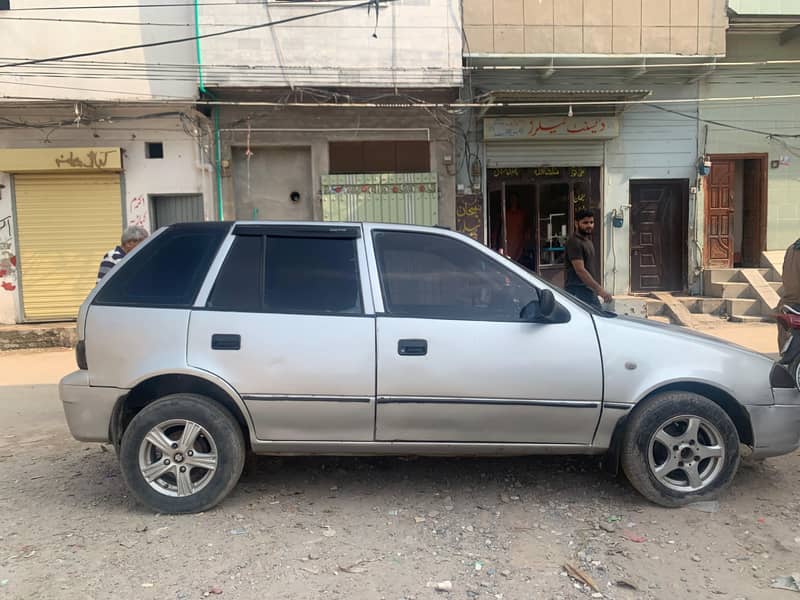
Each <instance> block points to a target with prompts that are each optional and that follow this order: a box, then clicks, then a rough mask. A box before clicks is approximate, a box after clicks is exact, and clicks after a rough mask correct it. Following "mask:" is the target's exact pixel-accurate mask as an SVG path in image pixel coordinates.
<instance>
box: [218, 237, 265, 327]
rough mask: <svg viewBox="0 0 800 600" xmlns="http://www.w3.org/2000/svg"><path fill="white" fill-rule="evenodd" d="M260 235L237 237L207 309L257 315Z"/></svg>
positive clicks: (260, 279) (259, 295) (260, 284)
mask: <svg viewBox="0 0 800 600" xmlns="http://www.w3.org/2000/svg"><path fill="white" fill-rule="evenodd" d="M263 257H264V237H263V236H248V235H245V236H237V237H236V240H234V242H233V245H232V246H231V249H230V251H229V252H228V256H227V258H226V259H225V262H224V263H223V265H222V269H220V272H219V275H218V276H217V281H216V282H215V283H214V289H213V290H212V291H211V295H210V296H209V299H208V304H207V306H208V307H209V308H217V309H220V310H236V311H241V312H259V311H261V309H262V306H261V296H262V288H263V286H262V282H263V279H264V277H263V273H264V267H263V265H262V259H263Z"/></svg>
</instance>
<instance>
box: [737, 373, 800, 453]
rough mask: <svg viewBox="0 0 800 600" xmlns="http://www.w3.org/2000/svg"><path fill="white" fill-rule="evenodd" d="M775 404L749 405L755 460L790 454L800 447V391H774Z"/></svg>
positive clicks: (776, 389)
mask: <svg viewBox="0 0 800 600" xmlns="http://www.w3.org/2000/svg"><path fill="white" fill-rule="evenodd" d="M772 392H773V396H774V398H775V404H772V405H765V406H747V407H746V408H747V412H748V413H750V422H751V424H752V426H753V435H754V437H755V444H754V447H753V454H752V458H769V457H770V456H781V455H782V454H789V453H791V452H794V451H795V450H797V448H800V392H798V391H797V390H796V389H782V388H773V390H772Z"/></svg>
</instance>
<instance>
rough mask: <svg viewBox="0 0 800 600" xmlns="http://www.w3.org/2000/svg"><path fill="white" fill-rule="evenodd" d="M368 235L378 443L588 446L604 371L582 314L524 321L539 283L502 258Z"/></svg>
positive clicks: (454, 242)
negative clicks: (525, 308) (374, 319)
mask: <svg viewBox="0 0 800 600" xmlns="http://www.w3.org/2000/svg"><path fill="white" fill-rule="evenodd" d="M368 231H369V234H368V236H367V244H368V247H370V248H369V249H370V250H371V252H370V255H372V254H373V252H374V262H372V263H371V264H370V270H371V277H372V280H373V287H374V288H375V289H376V299H375V301H376V306H375V310H376V314H377V361H378V363H377V364H378V390H377V415H376V439H377V440H384V441H394V440H397V441H417V442H419V441H423V442H495V443H496V442H508V443H541V444H589V443H591V440H592V436H593V434H594V430H595V428H596V426H597V422H598V419H599V416H600V409H601V402H602V394H603V379H602V367H601V357H600V349H599V345H598V340H597V335H596V333H595V328H594V324H593V322H592V317H591V316H590V315H589V314H588V313H587V312H586V311H584V310H583V309H581V308H579V307H577V306H576V305H574V304H571V303H569V306H565V308H567V309H568V310H569V312H570V320H569V322H567V323H558V324H542V323H529V322H522V321H521V320H520V310H521V309H522V307H523V306H525V305H526V304H527V303H528V302H530V301H538V291H537V288H536V286H534V285H533V282H532V281H533V280H532V279H527V278H525V277H523V276H522V275H521V274H520V273H518V272H515V271H514V270H513V269H511V268H509V267H510V262H508V261H507V259H503V258H500V257H499V256H497V258H495V257H494V256H493V255H492V253H490V251H488V250H486V249H485V248H483V247H481V246H479V245H478V244H474V243H472V242H470V241H468V240H467V239H466V238H464V237H463V236H457V235H456V234H450V233H445V232H435V231H431V232H424V231H421V230H418V229H417V230H401V229H396V228H394V229H392V228H385V229H384V228H381V227H378V226H373V227H372V228H370V229H368ZM370 258H371V260H373V257H372V256H371V257H370ZM377 290H380V297H378V294H377ZM562 302H563V298H562ZM565 304H567V303H565Z"/></svg>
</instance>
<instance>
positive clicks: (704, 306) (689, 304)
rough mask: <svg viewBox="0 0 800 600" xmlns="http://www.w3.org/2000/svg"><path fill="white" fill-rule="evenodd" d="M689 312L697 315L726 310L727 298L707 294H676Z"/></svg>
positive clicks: (712, 313)
mask: <svg viewBox="0 0 800 600" xmlns="http://www.w3.org/2000/svg"><path fill="white" fill-rule="evenodd" d="M676 298H677V300H678V301H679V302H681V303H682V304H683V305H684V306H685V307H686V308H688V309H689V312H691V313H692V314H695V315H703V314H705V315H715V314H720V313H721V312H724V309H725V306H726V305H725V300H724V299H723V298H708V297H705V296H676Z"/></svg>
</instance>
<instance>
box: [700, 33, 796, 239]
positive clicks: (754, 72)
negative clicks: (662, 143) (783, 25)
mask: <svg viewBox="0 0 800 600" xmlns="http://www.w3.org/2000/svg"><path fill="white" fill-rule="evenodd" d="M777 39H778V38H777V35H774V36H770V35H744V34H737V35H729V39H728V48H729V55H728V57H727V58H726V60H729V61H747V60H763V59H771V60H782V59H797V56H798V52H800V51H799V50H798V48H800V43H798V41H797V40H795V41H794V42H790V43H789V44H786V45H784V46H779V45H778V43H777ZM701 89H702V94H703V95H704V96H710V97H726V96H727V97H731V96H735V97H740V96H747V95H749V94H750V93H751V91H752V93H754V94H758V95H760V96H775V95H784V94H797V93H798V89H800V88H798V76H797V65H786V66H764V67H760V68H758V69H756V68H754V67H741V68H735V69H734V68H721V69H718V71H717V72H716V73H715V74H713V75H712V76H710V77H709V78H708V79H707V80H706V81H704V82H703V84H702V88H701ZM748 90H749V91H748ZM798 106H800V104H799V103H798V99H797V98H784V99H780V98H778V99H760V100H755V101H749V100H747V101H741V102H727V103H708V104H704V105H703V106H702V107H701V112H700V114H701V116H702V117H703V118H704V119H709V120H713V121H720V122H724V123H730V124H732V125H735V126H738V127H742V128H745V129H752V130H755V131H756V132H763V133H752V132H746V131H739V130H735V129H731V128H727V127H720V126H717V125H714V124H710V125H709V131H708V147H707V152H708V153H709V154H751V153H767V154H769V159H770V161H773V160H780V158H781V157H788V159H789V164H788V165H781V166H780V167H779V168H777V169H772V168H770V169H769V170H768V172H767V177H768V188H769V189H768V203H769V204H768V209H767V250H785V249H786V247H787V246H788V245H789V244H791V243H792V242H794V241H795V240H796V239H797V237H798V234H799V232H800V202H798V198H800V143H798V141H797V139H796V138H788V139H787V138H783V139H782V138H769V137H767V136H766V135H764V134H765V133H779V134H783V135H800V111H798Z"/></svg>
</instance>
